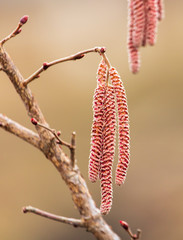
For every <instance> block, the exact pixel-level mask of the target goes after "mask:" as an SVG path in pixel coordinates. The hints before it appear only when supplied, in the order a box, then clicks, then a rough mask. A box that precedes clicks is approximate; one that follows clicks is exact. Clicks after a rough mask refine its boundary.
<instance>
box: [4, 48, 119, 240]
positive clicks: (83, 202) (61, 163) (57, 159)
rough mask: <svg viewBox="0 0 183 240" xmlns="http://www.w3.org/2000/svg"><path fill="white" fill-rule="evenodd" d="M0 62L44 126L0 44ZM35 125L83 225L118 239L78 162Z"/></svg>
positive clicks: (101, 239) (30, 111)
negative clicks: (100, 208)
mask: <svg viewBox="0 0 183 240" xmlns="http://www.w3.org/2000/svg"><path fill="white" fill-rule="evenodd" d="M0 65H1V66H2V68H3V71H4V72H5V73H6V74H7V76H8V77H9V79H10V80H11V82H12V84H13V86H14V88H15V89H16V91H17V93H18V94H19V96H20V97H21V100H22V102H23V103H24V105H25V107H26V110H27V113H28V115H29V116H30V117H31V118H35V119H36V120H37V121H39V122H40V123H41V124H43V125H44V126H48V123H47V122H46V120H45V119H44V116H43V114H42V112H41V109H40V108H39V105H38V103H37V102H36V100H35V98H34V97H33V95H32V92H31V90H30V89H29V88H28V86H26V87H25V86H24V85H23V82H24V78H23V77H22V75H21V74H20V72H19V70H18V69H17V67H16V66H15V65H14V63H13V61H12V60H11V58H10V57H9V55H8V53H7V52H6V51H5V49H4V48H3V46H2V44H0ZM35 127H36V130H37V132H38V134H39V137H40V139H41V145H40V147H39V149H40V150H41V151H42V152H43V153H44V155H45V156H46V158H48V159H49V160H50V161H51V162H52V163H53V164H54V166H55V167H56V169H57V170H58V171H59V173H60V174H61V176H62V178H63V180H64V181H65V183H66V184H67V186H68V187H69V189H70V192H71V196H72V199H73V202H74V204H75V206H76V208H77V209H78V211H79V213H80V215H81V217H82V218H84V219H86V221H85V224H86V229H87V230H88V231H90V232H91V233H93V235H94V236H95V237H96V238H97V239H99V240H119V239H120V238H119V236H117V235H116V234H115V233H114V232H113V231H112V229H111V227H109V225H108V224H107V223H106V222H105V221H104V219H103V218H102V216H101V214H100V211H99V209H98V208H96V205H95V202H94V200H93V199H92V197H91V195H90V193H89V190H88V188H87V185H86V182H85V180H84V179H83V177H82V175H81V173H80V171H79V168H78V166H77V165H76V164H75V165H74V167H73V165H72V161H71V159H70V158H69V157H68V156H66V154H65V153H64V152H63V150H62V149H61V148H60V147H59V145H58V144H57V143H56V141H55V138H54V137H53V134H52V133H50V132H49V131H47V130H46V129H44V128H40V127H39V126H35ZM53 140H54V141H53Z"/></svg>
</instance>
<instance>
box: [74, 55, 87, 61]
mask: <svg viewBox="0 0 183 240" xmlns="http://www.w3.org/2000/svg"><path fill="white" fill-rule="evenodd" d="M84 56H85V55H84V54H80V55H77V56H76V57H75V58H74V60H77V59H81V58H83V57H84Z"/></svg>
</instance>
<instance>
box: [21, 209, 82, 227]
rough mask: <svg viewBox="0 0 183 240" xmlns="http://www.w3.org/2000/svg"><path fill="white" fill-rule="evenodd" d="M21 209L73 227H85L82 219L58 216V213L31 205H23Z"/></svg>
mask: <svg viewBox="0 0 183 240" xmlns="http://www.w3.org/2000/svg"><path fill="white" fill-rule="evenodd" d="M22 211H23V213H28V212H29V213H34V214H37V215H39V216H41V217H45V218H49V219H51V220H54V221H58V222H62V223H66V224H70V225H72V226H73V227H85V224H84V221H83V220H81V219H74V218H67V217H62V216H58V215H55V214H52V213H49V212H46V211H43V210H41V209H38V208H34V207H32V206H27V207H23V208H22Z"/></svg>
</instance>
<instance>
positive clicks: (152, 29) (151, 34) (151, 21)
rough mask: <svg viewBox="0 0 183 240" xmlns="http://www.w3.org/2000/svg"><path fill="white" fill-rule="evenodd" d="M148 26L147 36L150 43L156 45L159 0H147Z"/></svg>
mask: <svg viewBox="0 0 183 240" xmlns="http://www.w3.org/2000/svg"><path fill="white" fill-rule="evenodd" d="M146 11H147V26H146V31H147V32H146V38H147V43H148V44H149V45H151V46H152V45H154V44H155V42H156V35H157V25H158V5H157V0H148V1H147V10H146Z"/></svg>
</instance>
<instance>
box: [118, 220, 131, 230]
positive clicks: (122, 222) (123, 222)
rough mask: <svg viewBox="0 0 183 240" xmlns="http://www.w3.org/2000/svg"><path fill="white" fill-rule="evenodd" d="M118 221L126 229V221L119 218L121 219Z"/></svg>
mask: <svg viewBox="0 0 183 240" xmlns="http://www.w3.org/2000/svg"><path fill="white" fill-rule="evenodd" d="M119 223H120V224H121V226H122V227H123V228H124V229H125V230H128V228H129V225H128V223H127V222H125V221H122V220H121V221H119Z"/></svg>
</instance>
